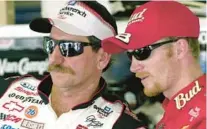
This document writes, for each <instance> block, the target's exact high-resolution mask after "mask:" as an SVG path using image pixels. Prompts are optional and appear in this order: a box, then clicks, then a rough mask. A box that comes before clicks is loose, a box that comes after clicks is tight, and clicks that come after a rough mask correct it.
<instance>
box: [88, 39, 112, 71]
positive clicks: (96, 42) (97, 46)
mask: <svg viewBox="0 0 207 129" xmlns="http://www.w3.org/2000/svg"><path fill="white" fill-rule="evenodd" d="M88 40H89V42H90V43H92V50H93V51H94V52H98V50H99V49H100V48H101V40H100V39H98V38H96V37H95V36H88ZM111 64H112V59H110V61H109V63H108V65H107V66H106V67H105V68H104V69H103V72H105V71H106V70H107V69H108V68H109V67H110V66H111Z"/></svg>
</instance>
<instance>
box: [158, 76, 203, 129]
mask: <svg viewBox="0 0 207 129" xmlns="http://www.w3.org/2000/svg"><path fill="white" fill-rule="evenodd" d="M184 96H185V97H184ZM163 108H164V110H165V114H164V116H163V118H162V119H161V121H160V122H159V123H158V124H157V127H156V129H206V75H203V76H201V77H199V78H198V79H197V80H195V81H193V82H192V83H191V84H189V85H188V86H187V87H186V88H184V89H182V90H181V91H180V92H179V93H177V94H176V95H174V97H172V99H171V100H168V99H165V100H164V102H163Z"/></svg>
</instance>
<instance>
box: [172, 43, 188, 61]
mask: <svg viewBox="0 0 207 129" xmlns="http://www.w3.org/2000/svg"><path fill="white" fill-rule="evenodd" d="M175 48H176V50H175V53H176V57H177V58H178V59H182V58H185V56H186V54H187V53H188V51H189V50H190V49H189V44H188V41H187V40H186V39H179V40H177V41H176V43H175Z"/></svg>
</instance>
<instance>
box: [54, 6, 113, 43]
mask: <svg viewBox="0 0 207 129" xmlns="http://www.w3.org/2000/svg"><path fill="white" fill-rule="evenodd" d="M66 7H67V8H69V9H68V10H64V11H60V12H64V14H58V16H57V17H55V18H51V24H53V26H55V27H57V28H59V29H60V30H62V31H64V32H66V33H68V34H73V35H80V36H91V35H94V36H96V37H97V38H99V39H101V40H103V39H105V38H108V37H111V36H114V32H113V30H112V28H111V27H110V26H109V25H107V23H104V21H102V20H100V19H99V18H98V17H97V16H95V15H94V14H93V13H91V12H90V11H89V10H88V9H86V8H83V7H82V6H81V5H80V3H79V2H77V3H76V4H75V5H68V4H66V5H65V6H64V7H63V8H62V9H64V8H66ZM69 10H70V11H69ZM60 12H59V13H60ZM78 12H82V13H83V14H82V15H83V16H82V15H80V14H78ZM71 15H72V16H71Z"/></svg>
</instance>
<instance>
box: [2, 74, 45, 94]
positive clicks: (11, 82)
mask: <svg viewBox="0 0 207 129" xmlns="http://www.w3.org/2000/svg"><path fill="white" fill-rule="evenodd" d="M40 78H41V77H36V76H33V75H24V76H11V77H7V78H3V77H1V78H0V84H1V89H0V96H3V94H4V93H5V92H6V91H7V90H8V89H10V88H12V87H13V86H14V87H15V84H16V83H18V84H20V85H23V86H22V87H28V86H27V85H29V83H28V82H30V81H32V82H33V83H34V82H37V83H39V82H40V80H39V79H40ZM34 86H38V85H34Z"/></svg>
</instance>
